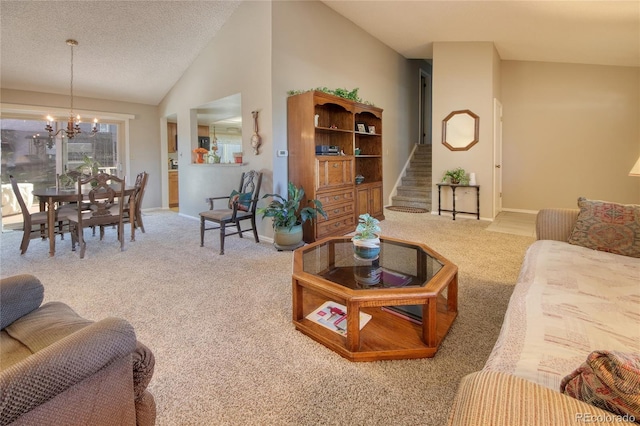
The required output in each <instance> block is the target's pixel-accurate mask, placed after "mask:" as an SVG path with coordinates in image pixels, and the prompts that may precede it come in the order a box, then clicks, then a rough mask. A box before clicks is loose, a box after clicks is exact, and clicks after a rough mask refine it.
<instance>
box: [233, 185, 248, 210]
mask: <svg viewBox="0 0 640 426" xmlns="http://www.w3.org/2000/svg"><path fill="white" fill-rule="evenodd" d="M251 194H252V193H251V192H238V191H236V190H235V189H234V190H233V191H231V195H229V208H230V209H233V203H234V202H236V201H237V202H238V210H242V211H243V212H248V211H249V207H251Z"/></svg>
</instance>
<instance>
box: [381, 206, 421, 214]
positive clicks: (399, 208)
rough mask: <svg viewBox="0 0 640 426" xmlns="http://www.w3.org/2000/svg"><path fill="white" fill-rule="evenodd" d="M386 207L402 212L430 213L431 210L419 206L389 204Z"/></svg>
mask: <svg viewBox="0 0 640 426" xmlns="http://www.w3.org/2000/svg"><path fill="white" fill-rule="evenodd" d="M385 209H387V210H391V211H394V212H402V213H429V210H427V209H421V208H419V207H405V206H387V207H385Z"/></svg>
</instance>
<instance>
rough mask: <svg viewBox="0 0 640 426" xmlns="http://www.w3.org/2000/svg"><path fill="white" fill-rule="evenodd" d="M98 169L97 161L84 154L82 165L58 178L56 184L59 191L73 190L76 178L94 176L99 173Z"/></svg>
mask: <svg viewBox="0 0 640 426" xmlns="http://www.w3.org/2000/svg"><path fill="white" fill-rule="evenodd" d="M99 167H100V163H99V162H98V161H96V160H94V159H93V158H91V157H89V156H88V155H86V154H85V155H84V156H83V157H82V164H80V165H79V166H78V167H76V168H75V169H74V170H71V171H69V172H66V173H63V174H61V175H60V176H59V177H58V184H59V185H60V188H61V189H75V185H76V182H78V176H95V175H97V174H98V172H99V171H100V169H99Z"/></svg>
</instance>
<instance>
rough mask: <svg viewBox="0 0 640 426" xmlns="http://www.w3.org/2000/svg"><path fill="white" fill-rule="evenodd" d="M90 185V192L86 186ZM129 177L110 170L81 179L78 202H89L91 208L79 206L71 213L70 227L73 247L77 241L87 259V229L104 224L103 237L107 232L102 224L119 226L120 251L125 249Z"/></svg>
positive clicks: (72, 248) (82, 255) (81, 252)
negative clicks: (125, 203) (125, 208)
mask: <svg viewBox="0 0 640 426" xmlns="http://www.w3.org/2000/svg"><path fill="white" fill-rule="evenodd" d="M85 185H87V187H90V188H91V189H90V190H89V192H88V193H86V191H85V190H84V189H83V188H84V186H85ZM124 189H125V178H124V177H122V178H119V177H117V176H114V175H109V174H106V173H98V174H97V175H94V176H90V177H88V178H86V179H83V178H82V177H79V178H78V183H77V194H78V204H82V203H83V202H84V203H87V204H88V208H87V209H86V210H84V209H82V210H81V209H78V210H77V211H76V213H75V214H69V216H68V218H69V228H70V231H71V250H73V251H75V249H76V244H78V245H80V258H81V259H82V258H84V254H85V250H86V247H87V243H86V242H85V239H84V228H91V227H100V229H101V233H100V234H101V235H100V239H102V236H103V235H104V234H103V232H102V227H103V226H105V225H115V226H116V227H117V229H118V241H120V250H124V224H123V206H124V204H123V203H121V202H120V203H118V202H117V200H124Z"/></svg>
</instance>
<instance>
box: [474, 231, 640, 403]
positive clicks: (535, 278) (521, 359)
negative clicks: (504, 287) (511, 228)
mask: <svg viewBox="0 0 640 426" xmlns="http://www.w3.org/2000/svg"><path fill="white" fill-rule="evenodd" d="M638 277H640V258H635V257H629V256H620V255H618V254H613V253H605V252H602V251H598V250H592V249H588V248H585V247H580V246H576V245H572V244H568V243H563V242H560V241H551V240H542V241H536V242H535V243H533V244H532V245H531V246H530V247H529V249H528V250H527V254H526V256H525V259H524V262H523V264H522V268H521V270H520V276H519V277H518V283H517V284H516V286H515V288H514V290H513V294H512V296H511V300H510V302H509V307H508V309H507V312H506V313H505V317H504V322H503V324H502V330H501V331H500V336H499V337H498V340H497V342H496V344H495V346H494V348H493V351H492V353H491V355H490V356H489V359H488V360H487V363H486V365H485V368H486V369H490V370H495V371H504V372H507V373H512V374H515V375H517V376H519V377H523V378H525V379H529V380H531V381H533V382H536V383H539V384H541V385H543V386H546V387H548V388H551V389H553V390H554V391H556V392H557V391H558V389H559V388H560V383H561V381H562V379H563V378H564V377H565V376H567V374H569V373H571V372H572V371H573V370H575V368H576V367H577V366H578V365H580V364H581V363H582V362H584V360H585V359H586V357H587V355H589V354H590V353H591V352H593V351H597V350H601V349H603V348H606V349H608V350H615V351H620V352H627V353H631V352H635V353H640V315H638V301H639V300H640V283H639V281H638Z"/></svg>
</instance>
